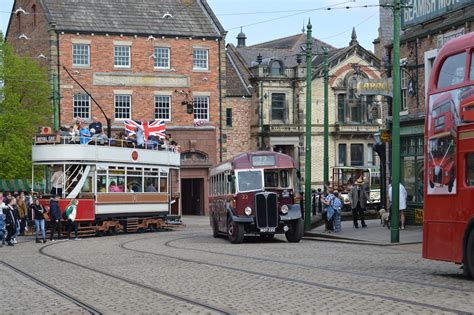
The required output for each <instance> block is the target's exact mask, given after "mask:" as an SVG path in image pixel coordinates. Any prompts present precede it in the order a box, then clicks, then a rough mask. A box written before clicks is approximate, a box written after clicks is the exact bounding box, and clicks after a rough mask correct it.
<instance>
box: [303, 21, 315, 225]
mask: <svg viewBox="0 0 474 315" xmlns="http://www.w3.org/2000/svg"><path fill="white" fill-rule="evenodd" d="M312 28H313V26H312V25H311V20H308V25H307V36H306V156H305V178H304V179H305V185H304V186H305V187H304V188H305V192H304V210H305V211H304V227H305V230H309V229H310V228H311V124H312V123H311V79H312V76H313V75H312V70H313V68H312V66H313V62H312V60H313V37H312V35H311V33H312V31H311V29H312Z"/></svg>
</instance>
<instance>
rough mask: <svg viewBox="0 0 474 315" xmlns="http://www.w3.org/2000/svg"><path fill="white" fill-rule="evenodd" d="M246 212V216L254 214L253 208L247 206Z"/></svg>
mask: <svg viewBox="0 0 474 315" xmlns="http://www.w3.org/2000/svg"><path fill="white" fill-rule="evenodd" d="M244 212H245V215H251V214H252V208H250V207H249V206H247V207H245V209H244Z"/></svg>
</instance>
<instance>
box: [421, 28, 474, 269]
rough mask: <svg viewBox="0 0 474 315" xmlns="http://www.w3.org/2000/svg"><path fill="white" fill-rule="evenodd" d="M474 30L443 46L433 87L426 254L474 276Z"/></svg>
mask: <svg viewBox="0 0 474 315" xmlns="http://www.w3.org/2000/svg"><path fill="white" fill-rule="evenodd" d="M473 89H474V33H469V34H466V35H463V36H461V37H458V38H455V39H452V40H450V41H449V42H448V43H446V45H445V46H444V47H443V48H442V49H441V50H440V52H439V54H438V56H437V57H436V60H435V62H434V65H433V69H432V73H431V76H430V82H429V87H428V98H427V100H428V102H427V106H426V108H427V114H426V125H425V159H426V161H427V163H425V176H426V177H425V182H426V183H429V185H425V198H424V203H425V204H424V219H423V221H424V223H423V224H424V226H423V257H424V258H428V259H436V260H444V261H450V262H454V263H458V264H463V270H464V272H465V274H466V275H470V276H471V277H473V278H474V119H473V115H472V113H473V111H472V109H473V104H474V102H473Z"/></svg>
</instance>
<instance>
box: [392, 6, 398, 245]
mask: <svg viewBox="0 0 474 315" xmlns="http://www.w3.org/2000/svg"><path fill="white" fill-rule="evenodd" d="M400 16H401V4H400V0H394V6H393V63H392V65H393V102H392V106H393V107H392V114H393V122H392V214H391V224H390V236H391V238H390V242H391V243H398V242H400V231H399V230H398V228H399V225H400V219H399V206H400V205H399V204H400V199H399V196H400V100H401V95H400V23H401V17H400Z"/></svg>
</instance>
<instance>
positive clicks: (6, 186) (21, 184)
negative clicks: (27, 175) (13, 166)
mask: <svg viewBox="0 0 474 315" xmlns="http://www.w3.org/2000/svg"><path fill="white" fill-rule="evenodd" d="M43 186H44V185H43V184H42V183H40V182H35V187H34V188H35V191H38V190H42V189H43ZM0 191H3V192H5V191H11V192H15V191H16V192H20V191H24V192H29V191H31V180H27V179H10V180H0Z"/></svg>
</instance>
